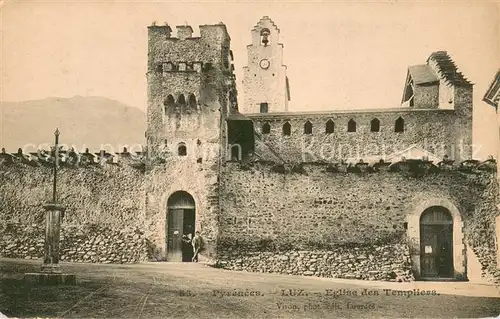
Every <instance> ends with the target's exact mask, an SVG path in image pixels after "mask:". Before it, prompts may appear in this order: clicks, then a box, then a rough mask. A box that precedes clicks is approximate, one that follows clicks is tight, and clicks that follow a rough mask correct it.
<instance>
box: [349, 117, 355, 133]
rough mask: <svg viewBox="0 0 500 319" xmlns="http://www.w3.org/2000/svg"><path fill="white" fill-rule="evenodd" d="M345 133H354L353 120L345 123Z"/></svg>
mask: <svg viewBox="0 0 500 319" xmlns="http://www.w3.org/2000/svg"><path fill="white" fill-rule="evenodd" d="M347 132H356V122H355V121H354V120H353V119H350V120H349V122H347Z"/></svg>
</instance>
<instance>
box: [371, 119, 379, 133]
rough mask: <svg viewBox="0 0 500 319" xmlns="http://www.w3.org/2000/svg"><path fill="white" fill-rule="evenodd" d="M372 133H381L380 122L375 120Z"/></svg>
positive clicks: (372, 122) (372, 124)
mask: <svg viewBox="0 0 500 319" xmlns="http://www.w3.org/2000/svg"><path fill="white" fill-rule="evenodd" d="M370 131H372V132H380V121H379V119H377V118H375V119H373V120H372V121H371V123H370Z"/></svg>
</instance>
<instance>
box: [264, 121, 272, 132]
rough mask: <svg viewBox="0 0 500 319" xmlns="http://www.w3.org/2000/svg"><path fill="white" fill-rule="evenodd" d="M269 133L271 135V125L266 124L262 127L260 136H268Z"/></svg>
mask: <svg viewBox="0 0 500 319" xmlns="http://www.w3.org/2000/svg"><path fill="white" fill-rule="evenodd" d="M269 133H271V125H270V124H269V123H267V122H266V123H264V124H263V125H262V134H269Z"/></svg>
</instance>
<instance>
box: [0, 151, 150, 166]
mask: <svg viewBox="0 0 500 319" xmlns="http://www.w3.org/2000/svg"><path fill="white" fill-rule="evenodd" d="M58 156H59V161H58V165H59V166H64V167H87V166H104V165H123V164H126V165H129V166H131V167H134V168H138V169H143V168H144V166H145V162H146V160H147V153H146V152H145V151H142V152H129V151H128V150H127V148H124V149H123V151H122V152H120V153H108V152H106V151H105V150H101V151H99V152H95V153H92V152H90V151H89V149H86V150H85V151H84V152H76V151H75V150H74V149H73V148H71V149H69V150H65V149H63V148H60V149H59V151H58ZM54 162H55V152H54V148H52V149H51V150H50V151H47V150H44V149H39V150H38V151H37V152H30V153H24V152H23V150H22V149H21V148H19V149H18V151H17V152H16V153H7V152H6V151H5V149H4V148H2V150H1V153H0V166H9V165H16V164H20V165H27V166H35V167H36V166H42V167H53V166H54Z"/></svg>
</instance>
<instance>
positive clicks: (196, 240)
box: [191, 231, 202, 262]
mask: <svg viewBox="0 0 500 319" xmlns="http://www.w3.org/2000/svg"><path fill="white" fill-rule="evenodd" d="M191 244H192V245H193V259H192V261H193V262H198V253H199V252H200V249H201V245H202V239H201V236H200V232H199V231H196V233H195V235H194V237H193V239H192V240H191Z"/></svg>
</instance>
